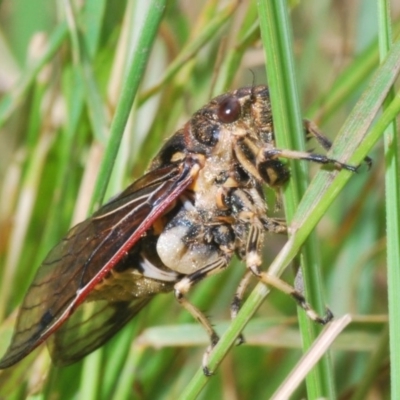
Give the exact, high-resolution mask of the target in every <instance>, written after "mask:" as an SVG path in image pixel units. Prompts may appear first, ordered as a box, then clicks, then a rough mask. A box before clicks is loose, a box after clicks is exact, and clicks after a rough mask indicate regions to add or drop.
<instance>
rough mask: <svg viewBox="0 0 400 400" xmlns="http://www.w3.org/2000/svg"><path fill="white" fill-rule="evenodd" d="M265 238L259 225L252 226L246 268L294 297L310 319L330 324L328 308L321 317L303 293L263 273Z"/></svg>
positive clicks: (264, 281)
mask: <svg viewBox="0 0 400 400" xmlns="http://www.w3.org/2000/svg"><path fill="white" fill-rule="evenodd" d="M262 237H263V231H262V229H260V228H259V227H258V226H257V224H252V225H251V226H250V231H249V235H248V242H247V247H246V266H247V268H249V270H250V271H251V272H252V273H253V274H254V275H255V276H256V277H257V278H258V279H259V280H260V281H261V282H263V283H265V284H266V285H268V286H273V287H275V288H277V289H278V290H280V291H282V292H284V293H286V294H288V295H290V296H292V297H293V298H294V299H295V301H296V302H297V304H298V305H299V306H300V307H301V308H302V309H303V310H304V311H305V312H306V313H307V315H308V317H309V318H310V319H311V320H313V321H315V322H318V323H319V324H321V325H325V324H327V323H328V322H330V321H331V320H332V318H333V314H332V312H331V311H330V310H329V309H328V308H327V309H326V313H325V315H324V316H320V315H319V314H318V313H317V312H316V311H315V310H314V309H313V308H312V307H311V305H310V304H309V303H308V302H307V301H306V299H305V297H304V296H303V294H302V293H300V292H299V291H298V290H296V289H295V288H294V287H293V286H291V285H289V284H288V283H286V282H285V281H283V280H282V279H280V278H278V277H276V276H273V275H271V274H269V273H268V272H265V271H261V270H260V268H259V267H260V265H261V257H260V254H259V251H258V249H259V246H260V240H261V238H262Z"/></svg>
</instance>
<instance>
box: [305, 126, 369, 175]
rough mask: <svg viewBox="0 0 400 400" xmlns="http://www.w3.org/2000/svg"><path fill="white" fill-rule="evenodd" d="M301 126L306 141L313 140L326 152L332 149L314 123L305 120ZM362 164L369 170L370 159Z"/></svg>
mask: <svg viewBox="0 0 400 400" xmlns="http://www.w3.org/2000/svg"><path fill="white" fill-rule="evenodd" d="M303 126H304V131H305V134H306V139H307V140H309V139H312V138H314V139H315V140H316V141H317V142H318V143H319V144H320V145H321V146H322V147H323V148H324V149H325V150H327V151H328V150H329V149H330V148H331V147H332V142H331V141H330V140H329V139H328V138H327V137H326V136H325V135H324V134H323V133H322V132H321V131H320V130H319V128H318V126H317V125H316V124H315V123H314V122H312V121H309V120H307V119H305V120H303ZM364 162H365V164H367V167H368V169H370V168H371V165H372V159H371V158H370V157H365V158H364Z"/></svg>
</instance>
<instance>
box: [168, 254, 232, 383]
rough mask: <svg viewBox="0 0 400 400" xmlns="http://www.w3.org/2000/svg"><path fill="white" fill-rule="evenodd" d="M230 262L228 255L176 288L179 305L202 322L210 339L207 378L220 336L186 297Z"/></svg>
mask: <svg viewBox="0 0 400 400" xmlns="http://www.w3.org/2000/svg"><path fill="white" fill-rule="evenodd" d="M229 260H230V256H229V255H227V256H226V257H221V258H219V259H217V260H216V261H215V262H213V263H212V264H209V265H207V266H206V267H204V268H202V269H200V270H198V271H196V272H194V273H193V274H191V275H187V276H185V277H184V278H183V279H181V280H180V281H179V282H177V283H176V284H175V286H174V293H175V297H176V299H177V300H178V302H179V304H181V305H182V306H183V307H184V308H185V309H186V310H187V311H188V312H189V313H190V314H191V315H192V316H193V318H195V319H196V320H197V321H199V322H200V324H201V325H203V327H204V329H205V330H206V332H207V334H208V336H209V338H210V345H209V346H208V347H207V350H206V351H205V353H204V356H203V362H202V365H203V371H204V375H206V376H210V375H212V372H211V371H210V370H209V369H208V367H207V365H208V358H209V355H210V353H211V351H212V349H213V348H214V347H215V345H216V344H217V343H218V341H219V336H218V334H217V332H216V331H215V330H214V328H213V327H212V325H211V323H210V321H209V320H208V318H207V317H206V316H205V315H204V314H203V313H202V312H201V311H200V310H199V309H198V308H197V307H195V306H194V305H193V304H192V303H190V302H189V300H188V299H187V298H186V296H185V295H186V294H187V293H188V292H189V290H190V289H191V288H192V286H193V285H194V284H196V283H197V282H199V281H201V280H202V279H204V278H206V277H208V276H210V275H214V274H216V273H218V272H221V271H222V270H223V269H225V268H226V267H227V266H228V263H229Z"/></svg>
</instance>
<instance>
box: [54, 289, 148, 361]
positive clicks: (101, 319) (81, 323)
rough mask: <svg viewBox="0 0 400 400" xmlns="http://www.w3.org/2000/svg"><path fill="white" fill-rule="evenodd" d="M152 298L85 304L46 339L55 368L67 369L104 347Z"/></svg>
mask: <svg viewBox="0 0 400 400" xmlns="http://www.w3.org/2000/svg"><path fill="white" fill-rule="evenodd" d="M151 299H152V296H148V297H142V298H136V299H133V300H132V301H130V302H122V301H121V302H115V303H110V302H108V301H106V300H102V301H94V302H84V303H83V304H81V305H80V306H79V307H78V308H77V310H76V312H74V313H73V314H72V315H71V317H70V318H68V320H67V321H66V322H65V323H64V324H63V325H62V326H61V327H60V328H59V329H58V330H57V331H56V332H55V333H54V334H53V335H51V336H50V337H49V339H48V340H47V345H48V347H49V350H50V355H51V358H52V360H53V362H54V364H55V365H57V366H66V365H69V364H72V363H74V362H76V361H79V360H80V359H81V358H83V357H84V356H86V355H87V354H89V353H91V352H92V351H94V350H96V349H97V348H99V347H100V346H102V345H103V344H104V343H105V342H106V341H107V340H109V339H110V338H111V337H112V336H114V335H115V334H116V333H117V332H118V331H119V330H120V329H121V328H122V327H123V326H124V325H125V324H126V323H128V322H129V321H130V320H131V319H132V318H133V317H134V316H135V315H136V314H137V313H138V312H139V311H140V310H141V309H142V308H143V307H144V306H145V305H146V304H147V303H148V302H149V301H150V300H151Z"/></svg>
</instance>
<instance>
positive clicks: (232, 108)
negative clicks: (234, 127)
mask: <svg viewBox="0 0 400 400" xmlns="http://www.w3.org/2000/svg"><path fill="white" fill-rule="evenodd" d="M240 113H241V106H240V102H239V100H238V99H237V97H235V96H228V97H227V98H226V99H224V100H222V101H221V103H220V105H219V108H218V118H219V120H220V121H221V122H223V123H224V124H229V123H231V122H235V121H237V120H238V119H239V118H240Z"/></svg>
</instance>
